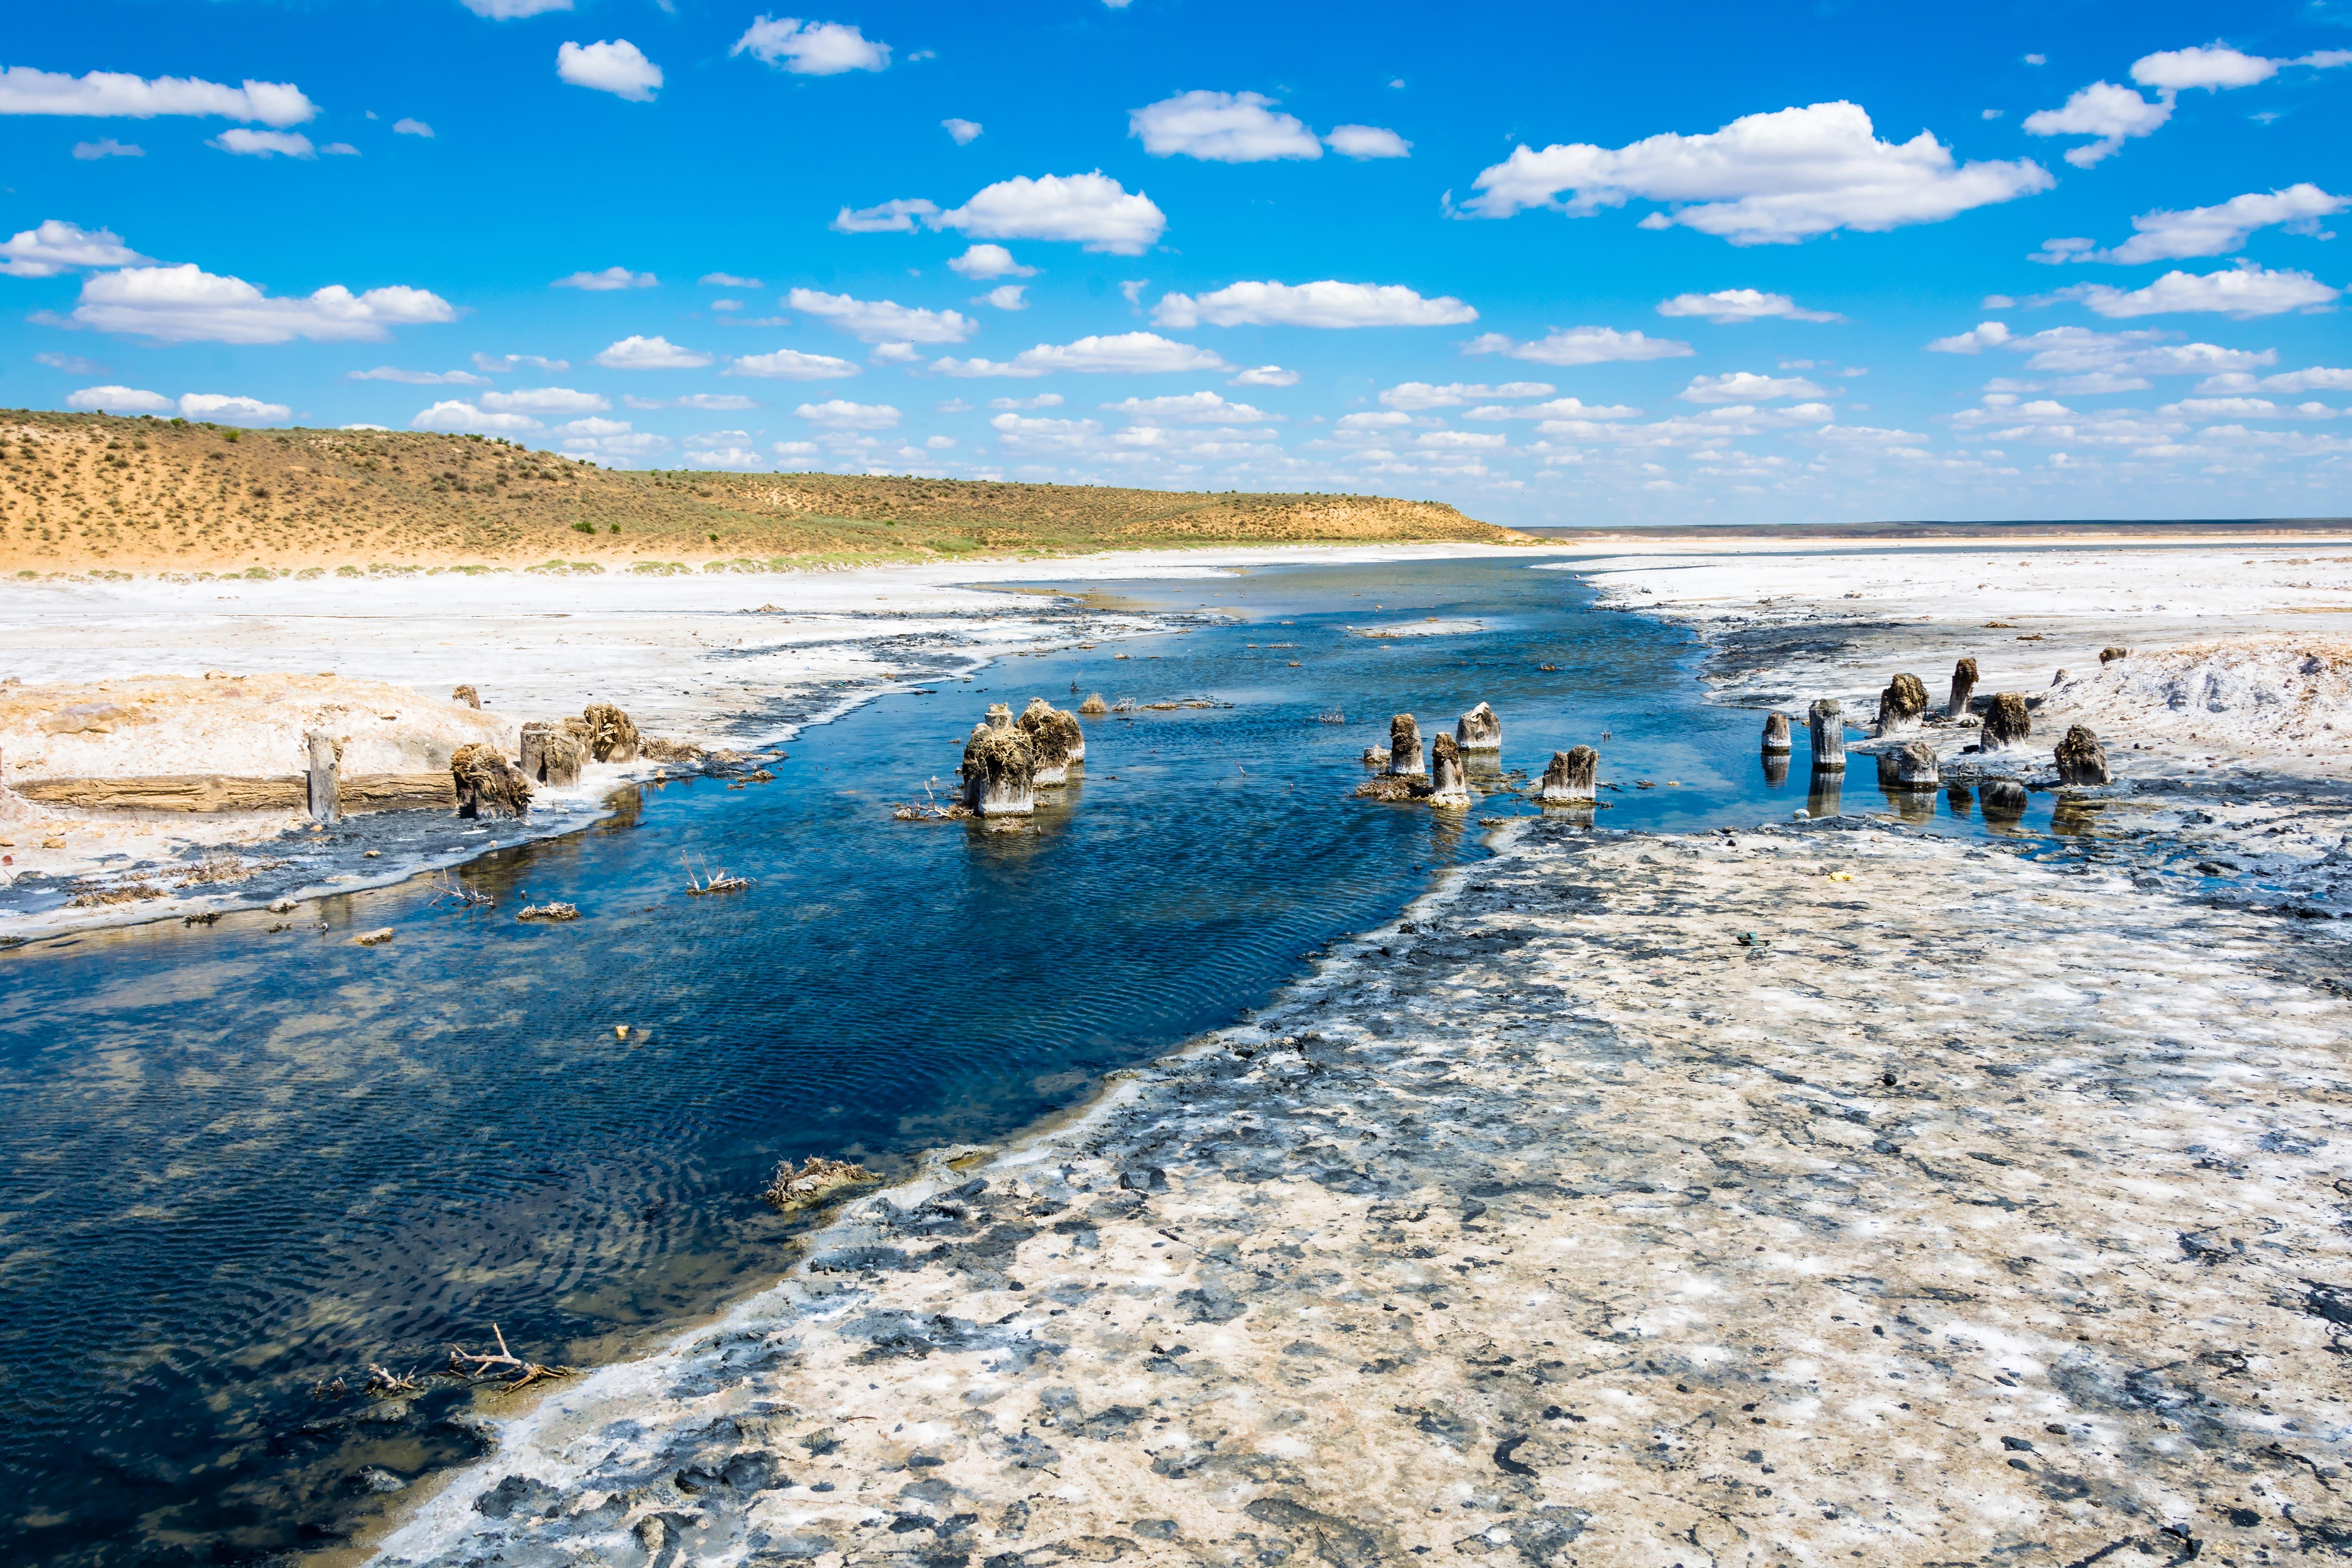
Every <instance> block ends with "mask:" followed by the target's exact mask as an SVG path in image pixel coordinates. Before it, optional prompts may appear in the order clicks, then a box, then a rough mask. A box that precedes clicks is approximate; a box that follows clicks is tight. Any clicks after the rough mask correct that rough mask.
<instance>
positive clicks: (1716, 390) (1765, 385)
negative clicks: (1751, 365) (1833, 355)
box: [1675, 370, 1822, 403]
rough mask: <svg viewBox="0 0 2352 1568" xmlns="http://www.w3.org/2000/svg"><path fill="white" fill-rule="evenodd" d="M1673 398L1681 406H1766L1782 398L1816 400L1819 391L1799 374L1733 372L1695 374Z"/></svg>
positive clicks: (1820, 394) (1820, 391) (1819, 393)
mask: <svg viewBox="0 0 2352 1568" xmlns="http://www.w3.org/2000/svg"><path fill="white" fill-rule="evenodd" d="M1675 396H1676V397H1678V398H1680V399H1682V400H1683V401H1684V402H1685V403H1770V402H1774V401H1777V400H1778V399H1780V398H1783V397H1820V396H1822V389H1821V388H1820V387H1818V386H1815V385H1814V384H1812V383H1811V382H1810V381H1807V380H1806V379H1805V378H1804V377H1802V376H1801V375H1759V374H1756V373H1755V372H1754V371H1751V370H1735V371H1730V372H1728V373H1727V374H1723V375H1695V376H1693V377H1691V384H1689V385H1688V386H1685V387H1684V388H1683V389H1682V390H1681V391H1680V392H1677V393H1675Z"/></svg>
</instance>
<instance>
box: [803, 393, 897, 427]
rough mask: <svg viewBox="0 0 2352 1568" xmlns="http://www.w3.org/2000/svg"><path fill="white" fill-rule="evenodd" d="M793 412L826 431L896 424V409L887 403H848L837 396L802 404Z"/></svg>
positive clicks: (892, 425)
mask: <svg viewBox="0 0 2352 1568" xmlns="http://www.w3.org/2000/svg"><path fill="white" fill-rule="evenodd" d="M793 413H794V414H797V415H799V416H801V417H802V418H803V419H805V420H807V421H808V422H809V423H810V424H812V425H814V426H818V427H819V428H821V429H825V430H888V429H891V428H892V427H894V426H897V424H898V410H897V409H895V408H893V407H891V406H890V405H888V404H887V403H851V402H849V401H848V400H847V399H845V398H840V397H835V398H831V399H828V400H827V401H825V402H824V403H803V404H802V405H800V406H799V407H798V408H795V409H793Z"/></svg>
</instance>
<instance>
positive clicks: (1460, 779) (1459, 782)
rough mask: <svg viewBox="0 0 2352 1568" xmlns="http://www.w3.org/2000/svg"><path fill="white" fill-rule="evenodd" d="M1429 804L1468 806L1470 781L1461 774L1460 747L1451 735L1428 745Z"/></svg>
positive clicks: (1443, 736) (1438, 738) (1440, 737)
mask: <svg viewBox="0 0 2352 1568" xmlns="http://www.w3.org/2000/svg"><path fill="white" fill-rule="evenodd" d="M1429 802H1430V804H1431V805H1469V804H1470V781H1469V780H1468V779H1466V778H1465V777H1464V776H1463V773H1462V747H1461V745H1460V744H1459V743H1458V742H1455V740H1454V737H1453V736H1451V735H1443V734H1442V735H1440V736H1438V737H1437V739H1435V740H1434V741H1432V742H1430V743H1429Z"/></svg>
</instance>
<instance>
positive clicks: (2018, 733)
mask: <svg viewBox="0 0 2352 1568" xmlns="http://www.w3.org/2000/svg"><path fill="white" fill-rule="evenodd" d="M2032 738H2033V714H2032V711H2031V710H2029V709H2027V707H2026V705H2025V699H2024V697H2023V696H2022V695H2021V694H2020V693H2018V692H2015V691H2003V692H2001V693H2000V694H1998V695H1997V696H1995V697H1994V698H1993V700H1992V706H1991V707H1990V708H1988V709H1987V710H1985V716H1984V727H1983V728H1982V729H1981V730H1979V731H1978V740H1977V744H1978V746H1979V749H1980V750H1982V751H1985V752H2000V751H2006V750H2008V749H2009V748H2010V747H2011V746H2022V745H2023V744H2025V742H2028V741H2030V740H2032Z"/></svg>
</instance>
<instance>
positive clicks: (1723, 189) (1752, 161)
mask: <svg viewBox="0 0 2352 1568" xmlns="http://www.w3.org/2000/svg"><path fill="white" fill-rule="evenodd" d="M2053 183H2054V182H2053V180H2052V179H2051V177H2050V174H2049V172H2048V171H2047V170H2045V169H2043V168H2042V167H2041V165H2039V164H2037V163H2031V162H2026V161H2019V162H2017V163H1967V164H1955V163H1954V162H1953V159H1952V153H1951V150H1950V149H1949V148H1948V147H1945V146H1944V145H1943V144H1942V143H1941V142H1937V140H1936V139H1935V137H1934V136H1933V135H1931V134H1929V133H1928V132H1925V131H1922V132H1919V134H1918V135H1916V136H1915V137H1913V138H1912V139H1911V140H1910V141H1908V142H1902V143H1900V144H1897V143H1895V142H1882V141H1880V140H1878V138H1877V136H1876V134H1875V132H1874V130H1873V128H1872V125H1871V121H1870V116H1869V115H1868V114H1867V113H1865V112H1864V110H1862V108H1861V107H1860V106H1859V105H1857V104H1853V103H1844V102H1839V103H1816V104H1813V105H1811V106H1810V107H1808V108H1803V109H1793V108H1792V109H1784V110H1779V111H1777V112H1775V113H1770V114H1750V115H1745V116H1743V117H1741V118H1740V119H1738V120H1735V121H1732V122H1731V123H1730V124H1728V125H1727V126H1725V127H1724V128H1723V129H1722V130H1720V131H1717V132H1710V133H1708V134H1706V135H1700V136H1683V135H1677V134H1675V133H1673V132H1668V133H1666V134H1664V135H1658V136H1652V137H1648V138H1646V139H1645V140H1643V141H1640V142H1633V143H1631V144H1629V145H1627V146H1624V147H1620V148H1614V149H1612V148H1606V147H1597V146H1593V145H1591V143H1588V142H1576V143H1572V144H1566V145H1555V146H1550V147H1547V148H1545V149H1544V150H1543V151H1542V152H1540V153H1538V152H1536V151H1534V150H1532V149H1530V148H1528V147H1524V146H1522V147H1518V148H1517V149H1515V150H1514V151H1513V152H1512V153H1511V155H1510V157H1509V158H1508V159H1507V161H1505V162H1503V163H1496V164H1495V165H1494V166H1492V167H1491V168H1488V169H1486V170H1485V171H1484V172H1482V173H1481V174H1479V175H1478V178H1477V180H1476V181H1475V186H1476V189H1477V191H1478V193H1479V194H1478V195H1476V196H1475V197H1474V198H1472V200H1471V201H1470V203H1469V204H1468V206H1467V209H1466V210H1468V211H1469V212H1472V213H1474V214H1475V215H1477V216H1482V217H1508V216H1511V215H1512V214H1514V213H1517V212H1518V211H1521V210H1522V209H1524V208H1528V207H1537V206H1544V207H1551V208H1553V209H1555V210H1557V211H1559V212H1563V213H1566V214H1568V215H1569V216H1571V217H1587V216H1591V215H1592V214H1593V213H1595V212H1597V211H1599V210H1600V209H1601V208H1602V207H1615V206H1622V205H1624V204H1625V203H1626V202H1627V201H1629V200H1632V199H1634V198H1636V197H1639V198H1641V199H1643V200H1645V201H1653V202H1661V203H1664V204H1667V205H1668V207H1669V209H1670V210H1669V211H1665V212H1653V213H1652V214H1650V216H1647V217H1645V218H1643V220H1642V224H1643V227H1646V228H1667V227H1671V226H1674V225H1675V224H1680V225H1682V226H1685V227H1688V228H1695V229H1697V230H1698V231H1699V232H1701V233H1702V234H1711V235H1715V236H1717V237H1719V238H1723V239H1727V240H1729V241H1731V242H1732V243H1733V244H1735V245H1765V244H1783V243H1792V242H1794V241H1796V240H1799V239H1802V238H1804V237H1808V236H1810V235H1816V234H1826V233H1829V232H1830V231H1831V230H1832V229H1838V228H1852V229H1860V230H1864V231H1877V230H1881V229H1889V228H1895V227H1899V226H1903V225H1906V224H1915V223H1940V222H1942V221H1943V220H1944V219H1946V218H1948V217H1952V216H1956V215H1958V214H1959V213H1963V212H1966V211H1968V210H1969V209H1970V208H1971V207H1979V206H1984V205H1989V204H1990V203H1994V202H2005V201H2009V200H2011V199H2012V198H2013V197H2017V196H2021V195H2031V194H2032V193H2033V192H2035V191H2042V190H2047V189H2048V188H2049V187H2050V186H2051V185H2052V184H2053ZM1563 192H1567V193H1572V194H1571V195H1568V196H1566V197H1565V198H1563V196H1562V195H1561V193H1563Z"/></svg>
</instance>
